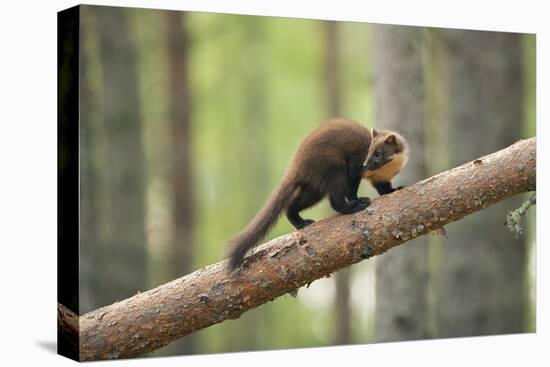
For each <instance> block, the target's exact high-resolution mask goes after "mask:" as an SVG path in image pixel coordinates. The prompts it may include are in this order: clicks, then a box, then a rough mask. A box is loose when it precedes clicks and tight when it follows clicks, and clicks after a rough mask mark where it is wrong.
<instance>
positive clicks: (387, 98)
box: [373, 25, 429, 341]
mask: <svg viewBox="0 0 550 367" xmlns="http://www.w3.org/2000/svg"><path fill="white" fill-rule="evenodd" d="M422 32H423V30H422V28H418V27H403V26H387V25H379V26H376V27H374V28H373V40H374V49H373V55H374V66H375V73H374V74H375V75H376V79H375V83H374V87H375V92H376V101H377V104H376V124H377V126H379V127H380V128H381V129H393V130H396V131H399V132H400V133H401V134H403V136H405V138H406V139H407V141H408V142H409V145H410V146H411V149H413V152H412V153H411V154H410V157H409V161H408V163H407V168H406V169H404V170H403V172H402V173H400V174H399V176H397V177H396V181H397V183H396V184H394V186H397V185H401V184H403V185H408V184H410V183H413V182H417V181H418V180H420V179H422V178H423V177H426V176H427V175H428V174H427V168H426V159H425V154H424V152H423V151H422V147H424V146H425V144H424V135H425V132H424V120H425V117H424V99H425V97H424V94H425V88H424V81H423V70H422V44H423V43H422V37H423V34H422ZM415 148H416V149H415ZM428 269H429V267H428V239H427V238H426V237H422V238H417V239H415V240H413V241H411V243H410V244H409V245H408V246H406V247H404V248H403V249H400V251H395V252H390V253H389V254H387V255H386V256H383V257H381V258H380V259H377V261H376V318H375V320H376V322H375V338H376V340H377V341H399V340H411V339H421V338H425V337H426V336H427V310H428V306H427V302H428ZM396 299H398V300H399V302H395V300H396Z"/></svg>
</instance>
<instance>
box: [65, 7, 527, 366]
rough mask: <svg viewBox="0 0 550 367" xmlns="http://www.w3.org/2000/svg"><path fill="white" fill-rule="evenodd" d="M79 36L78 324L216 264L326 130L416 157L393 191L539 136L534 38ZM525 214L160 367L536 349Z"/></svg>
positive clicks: (175, 15)
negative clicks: (312, 139)
mask: <svg viewBox="0 0 550 367" xmlns="http://www.w3.org/2000/svg"><path fill="white" fill-rule="evenodd" d="M80 30H81V33H80V40H81V44H80V47H81V48H80V60H81V64H80V93H81V94H80V95H81V100H80V164H81V170H80V214H81V217H80V221H81V222H80V225H81V226H80V239H81V241H80V254H81V258H80V259H81V261H80V266H81V267H80V301H79V311H80V314H83V313H86V312H88V311H91V310H93V309H96V308H98V307H101V306H104V305H108V304H111V303H113V302H115V301H117V300H122V299H125V298H127V297H129V296H132V295H134V294H136V293H137V292H139V291H144V290H147V289H150V288H152V287H155V286H157V285H159V284H162V283H165V282H167V281H169V280H172V279H174V278H177V277H180V276H182V275H184V274H187V273H190V272H192V271H194V270H196V269H198V268H200V267H202V266H205V265H208V264H211V263H214V262H217V261H219V260H220V259H221V258H222V257H223V255H224V251H225V245H226V242H227V240H228V239H230V238H231V237H232V236H233V235H234V234H236V233H237V232H239V231H240V230H241V229H242V228H243V227H244V226H245V225H246V224H247V223H248V221H249V220H250V219H251V218H252V217H253V215H254V214H255V213H256V212H257V211H258V210H259V209H260V208H261V206H262V205H263V204H264V201H265V200H266V198H267V197H268V195H269V194H270V192H271V190H273V189H274V188H275V186H276V184H277V183H278V182H279V180H280V179H281V177H282V176H283V174H284V172H285V170H286V168H287V166H288V164H289V162H290V160H291V157H292V155H293V153H294V151H295V149H296V148H297V146H298V144H299V143H300V142H301V141H302V140H303V139H304V138H305V137H306V136H307V135H308V134H309V133H310V132H311V131H312V130H313V129H315V128H316V127H317V126H318V125H319V124H320V123H322V122H323V121H324V120H326V119H328V118H330V117H334V116H341V117H347V118H351V119H353V120H356V121H359V122H361V123H362V124H364V125H365V126H368V127H371V126H379V127H381V128H393V129H397V130H398V131H400V132H402V133H403V134H404V135H405V136H406V137H407V138H408V140H409V142H410V144H411V160H410V163H409V165H408V166H407V167H406V169H405V170H404V171H403V172H402V173H401V174H400V175H399V176H398V177H397V178H396V180H395V182H396V184H397V185H400V184H404V185H409V184H412V183H414V182H416V181H418V180H420V179H423V178H427V177H429V176H431V175H433V174H435V173H438V172H441V171H443V170H446V169H448V168H451V167H453V166H456V165H459V164H462V163H465V162H468V161H470V160H472V159H475V158H477V157H479V156H481V155H483V154H488V153H492V152H494V151H496V150H499V149H501V148H505V147H506V146H508V145H510V144H512V143H513V142H515V141H516V140H518V139H520V138H526V137H531V136H534V135H535V105H534V104H535V36H534V35H521V34H512V33H499V32H478V31H466V30H452V29H436V28H420V27H405V26H383V25H372V24H366V23H352V22H329V21H317V20H302V19H286V18H274V17H261V16H239V15H224V14H213V13H191V12H174V11H161V10H146V9H126V8H112V7H93V6H81V28H80ZM75 123H76V122H75ZM360 193H361V194H362V195H367V196H371V197H376V196H377V195H376V194H375V191H374V190H373V189H372V188H371V187H370V186H369V185H368V184H366V183H363V184H362V185H361V188H360ZM521 199H523V198H519V197H517V198H513V199H511V200H507V201H504V202H502V203H500V204H498V205H495V206H493V207H490V208H488V209H485V210H482V211H481V212H478V213H476V214H473V215H471V216H469V217H467V218H465V219H463V220H461V221H459V222H456V223H451V224H449V225H447V226H446V227H447V232H448V238H445V237H439V236H424V237H422V238H418V239H416V240H414V241H412V242H410V243H408V244H406V245H405V246H400V247H398V248H396V249H394V250H392V251H390V252H388V253H386V254H384V255H383V256H380V257H376V258H373V259H371V260H369V261H365V262H363V263H360V264H357V265H355V266H353V267H352V268H350V269H345V270H342V271H340V272H338V273H337V274H334V275H333V276H332V277H330V278H324V279H321V280H318V281H316V282H314V283H313V284H311V286H310V287H309V288H303V289H300V290H299V292H298V296H297V297H296V298H294V297H291V296H289V295H287V296H283V297H281V298H278V299H276V300H274V301H273V302H270V303H268V304H266V305H263V306H261V307H259V308H257V309H255V310H252V311H250V312H247V313H245V314H244V315H243V316H242V317H241V318H240V319H238V320H231V321H226V322H223V323H222V324H219V325H215V326H212V327H209V328H207V329H205V330H202V331H200V332H198V333H195V334H193V335H191V336H188V337H185V338H182V339H180V340H178V341H176V342H174V343H173V344H171V345H168V346H167V347H165V348H163V349H160V350H158V351H156V352H155V353H152V354H151V355H154V356H159V355H175V354H182V353H217V352H229V351H245V350H263V349H281V348H297V347H312V346H327V345H335V344H347V343H370V342H380V341H395V340H414V339H424V338H441V337H454V336H468V335H490V334H501V333H521V332H533V331H534V328H535V310H534V296H535V288H534V286H535V282H534V269H533V266H534V241H535V236H534V233H535V231H534V230H535V210H534V209H532V210H531V211H530V212H529V215H528V217H527V219H526V222H525V223H524V224H525V226H524V227H525V231H524V234H523V235H522V236H519V237H518V238H516V237H515V235H514V234H512V233H510V232H509V231H508V230H507V229H506V227H505V226H504V225H503V223H504V220H505V216H506V214H507V212H508V211H509V210H512V209H515V208H516V207H518V206H519V205H520V203H521ZM332 214H333V212H332V211H331V209H330V206H329V205H328V203H327V202H326V201H324V202H322V203H321V204H320V205H318V206H317V207H315V208H313V209H310V211H309V212H308V213H306V217H312V218H316V219H320V218H323V217H326V216H329V215H332ZM292 230H293V228H292V227H291V225H290V224H289V223H288V221H287V220H286V219H285V218H282V219H281V220H280V222H279V223H278V225H277V226H276V227H275V229H274V230H273V231H272V232H271V234H270V235H269V238H273V237H276V236H280V235H282V234H285V233H288V232H291V231H292ZM182 317H185V315H182Z"/></svg>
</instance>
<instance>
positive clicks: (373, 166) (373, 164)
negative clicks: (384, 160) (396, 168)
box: [363, 160, 379, 170]
mask: <svg viewBox="0 0 550 367" xmlns="http://www.w3.org/2000/svg"><path fill="white" fill-rule="evenodd" d="M363 167H366V168H367V169H368V170H375V169H377V168H379V164H378V162H376V161H374V160H370V161H368V162H367V164H366V165H363Z"/></svg>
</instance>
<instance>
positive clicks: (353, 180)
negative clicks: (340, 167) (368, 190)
mask: <svg viewBox="0 0 550 367" xmlns="http://www.w3.org/2000/svg"><path fill="white" fill-rule="evenodd" d="M362 164H363V162H362V161H357V162H355V161H350V162H349V163H348V165H347V169H348V185H349V192H348V193H347V195H346V198H347V199H348V200H349V201H354V200H357V199H358V198H357V190H358V189H359V184H360V183H361V169H362Z"/></svg>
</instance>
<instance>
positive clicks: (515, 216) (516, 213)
mask: <svg viewBox="0 0 550 367" xmlns="http://www.w3.org/2000/svg"><path fill="white" fill-rule="evenodd" d="M536 194H537V193H536V192H534V193H533V195H531V196H530V197H529V199H527V200H525V201H524V202H523V204H521V206H520V207H519V208H517V209H516V210H512V211H511V212H509V213H508V215H507V216H506V223H505V224H506V227H508V229H509V230H510V231H512V232H514V233H515V234H516V238H517V237H518V236H519V235H521V232H522V230H523V228H521V222H520V221H521V217H522V216H524V215H525V213H526V212H527V210H528V209H529V207H531V205H533V204H536V203H537V198H536Z"/></svg>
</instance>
